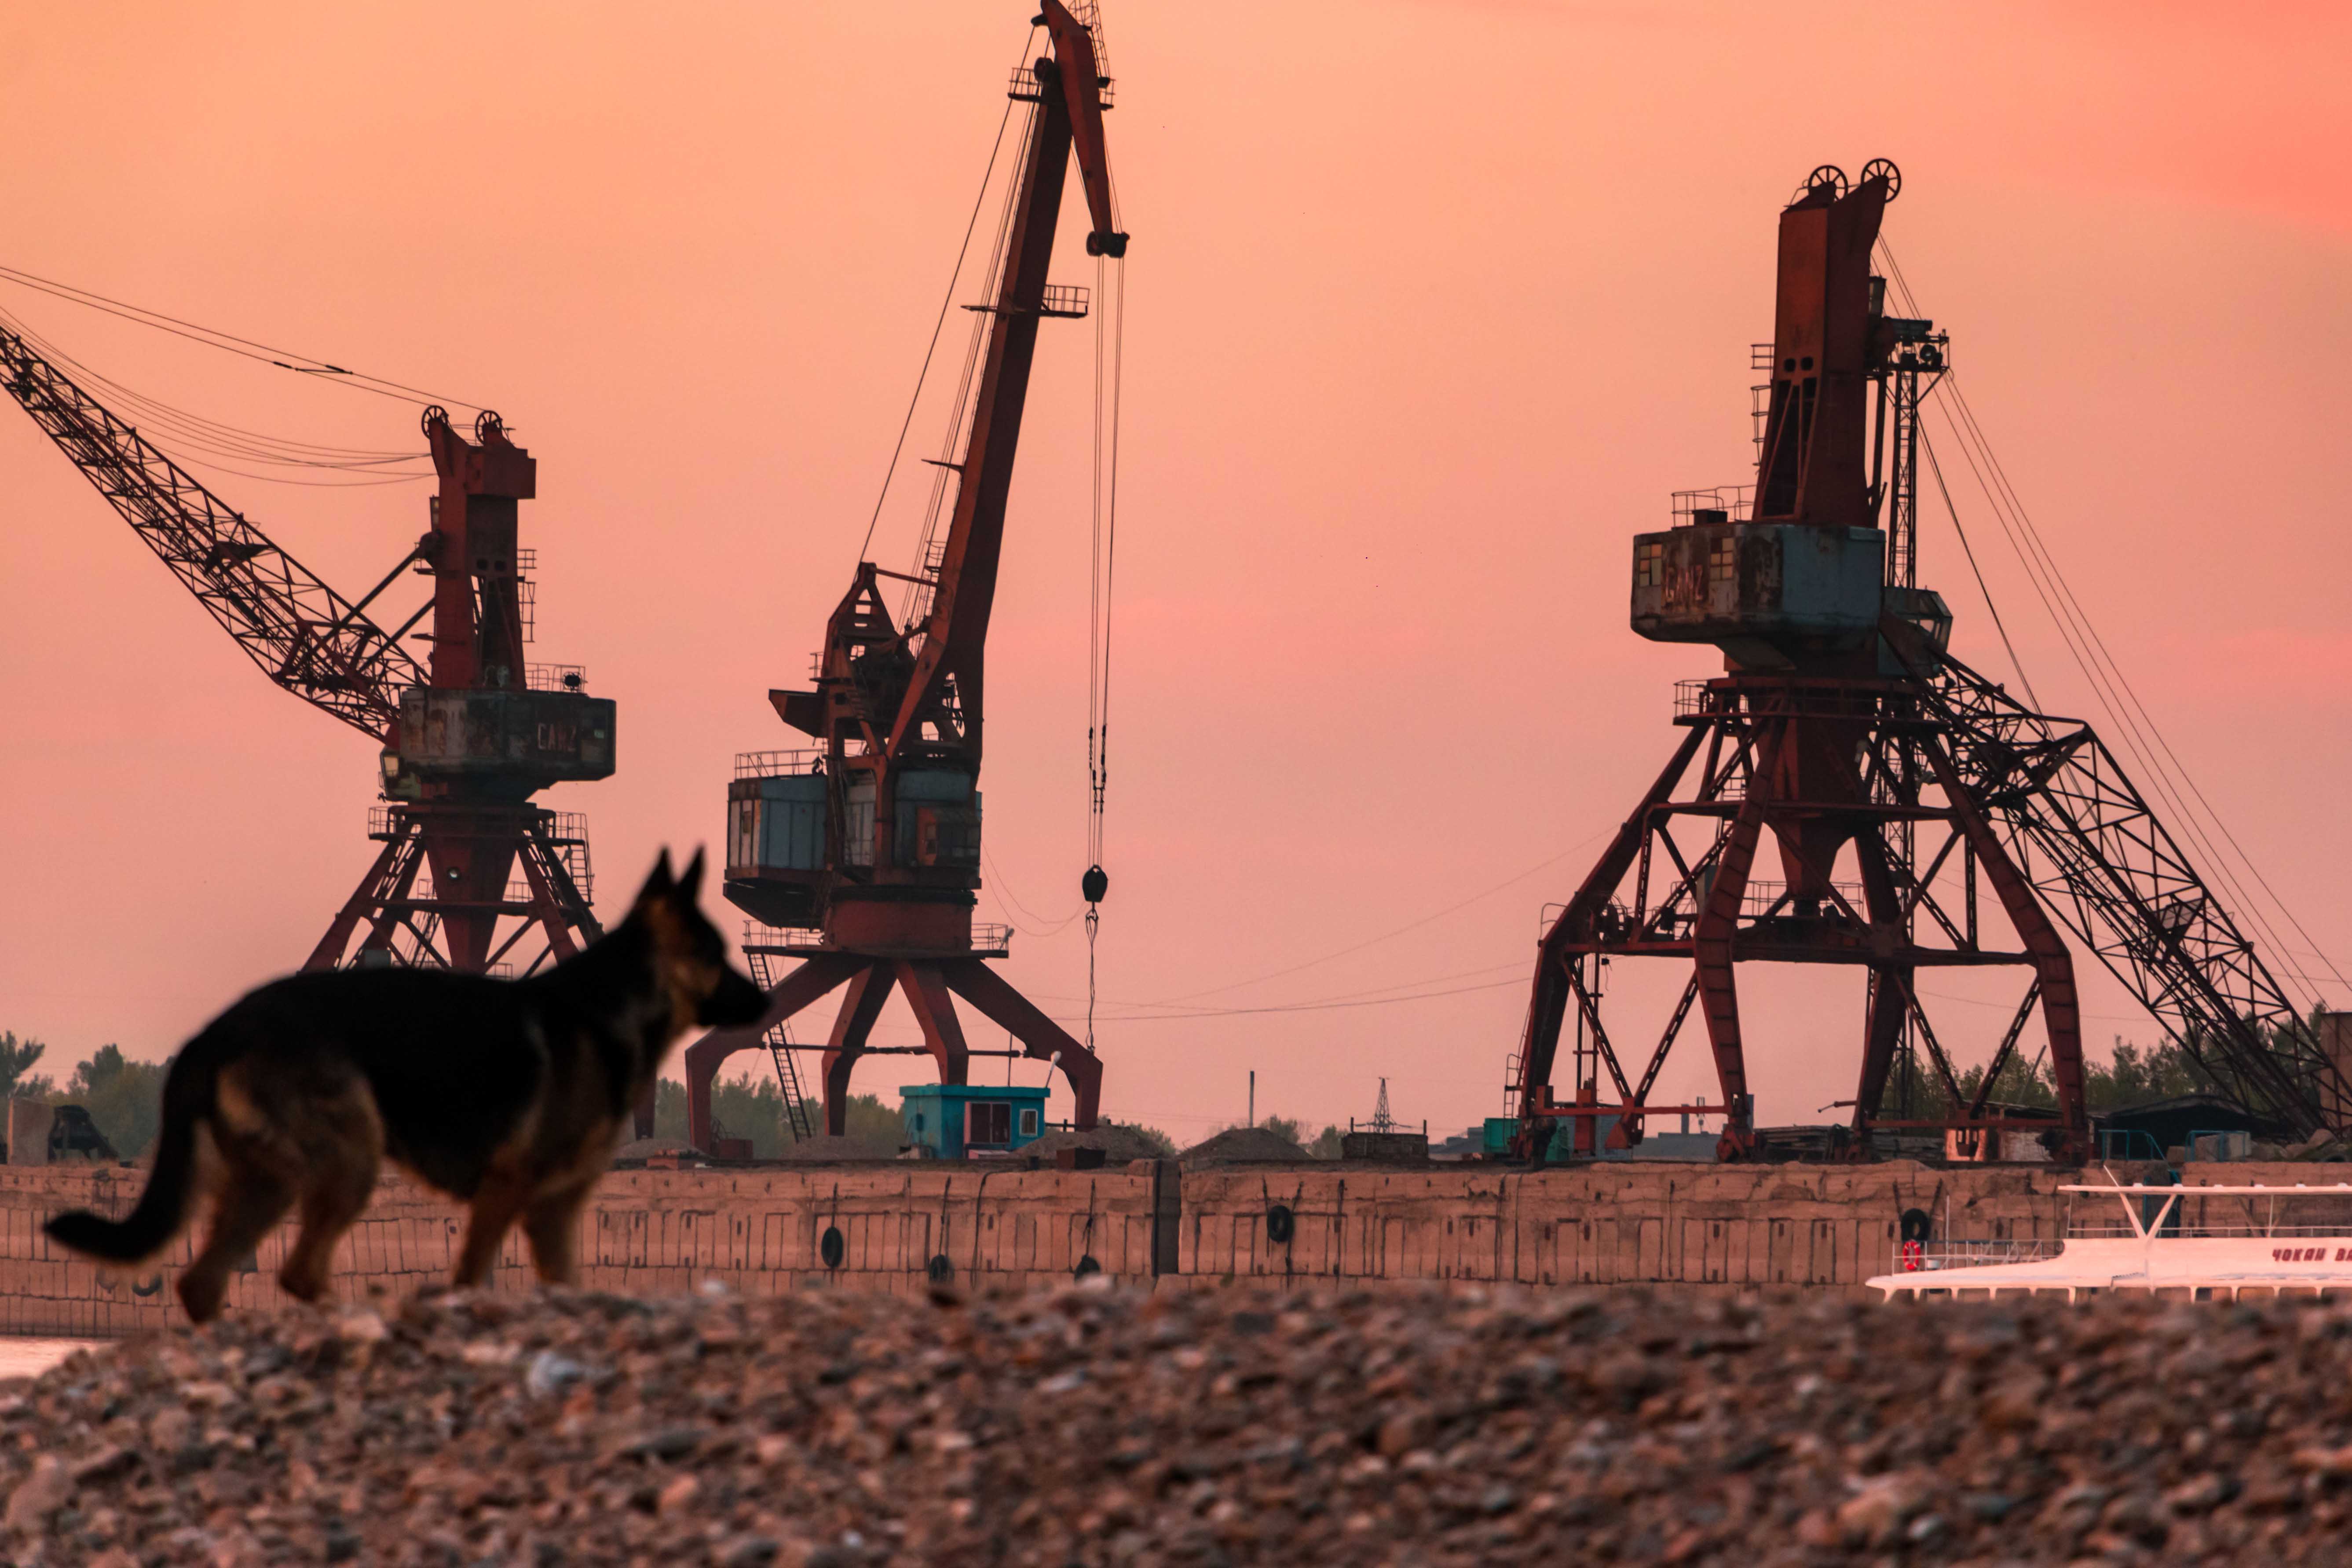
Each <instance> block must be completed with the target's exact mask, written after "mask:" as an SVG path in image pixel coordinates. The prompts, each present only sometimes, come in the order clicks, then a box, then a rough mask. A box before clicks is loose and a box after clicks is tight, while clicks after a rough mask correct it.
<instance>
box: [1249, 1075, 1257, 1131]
mask: <svg viewBox="0 0 2352 1568" xmlns="http://www.w3.org/2000/svg"><path fill="white" fill-rule="evenodd" d="M1249 1124H1250V1125H1251V1126H1252V1127H1255V1126H1256V1125H1257V1068H1250V1093H1249Z"/></svg>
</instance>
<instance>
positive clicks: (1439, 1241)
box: [0, 1161, 2352, 1336]
mask: <svg viewBox="0 0 2352 1568" xmlns="http://www.w3.org/2000/svg"><path fill="white" fill-rule="evenodd" d="M2249 1169H2250V1168H2249V1167H2246V1166H2242V1165H2233V1166H2213V1167H2191V1168H2190V1169H2189V1171H2188V1172H2186V1173H2184V1174H2185V1176H2186V1179H2187V1180H2189V1182H2191V1183H2192V1184H2193V1183H2196V1182H2200V1181H2227V1180H2232V1179H2235V1180H2240V1181H2242V1180H2245V1179H2246V1173H2247V1172H2248V1171H2249ZM2254 1169H2258V1170H2259V1172H2260V1178H2259V1179H2261V1180H2263V1181H2264V1182H2267V1183H2274V1184H2282V1185H2286V1184H2293V1183H2295V1182H2298V1181H2300V1182H2308V1183H2310V1184H2313V1185H2318V1184H2322V1183H2323V1182H2325V1183H2327V1184H2333V1183H2336V1182H2338V1181H2343V1180H2347V1179H2352V1167H2346V1166H2308V1165H2300V1166H2290V1165H2264V1166H2261V1167H2258V1168H2254ZM145 1179H146V1173H145V1172H144V1171H142V1170H134V1169H128V1168H122V1167H110V1166H88V1165H60V1166H32V1167H0V1332H7V1333H17V1334H58V1335H89V1336H107V1335H119V1334H123V1333H127V1332H130V1331H134V1330H137V1329H142V1328H152V1327H163V1326H164V1325H166V1324H169V1323H172V1322H174V1321H179V1312H178V1301H177V1299H176V1298H175V1297H174V1296H173V1293H172V1289H171V1287H172V1285H173V1283H174V1281H175V1280H176V1279H177V1278H178V1275H179V1273H180V1271H181V1269H182V1268H184V1267H185V1266H186V1265H187V1263H188V1262H189V1261H190V1260H191V1258H192V1257H193V1255H194V1253H193V1249H194V1243H195V1239H196V1237H195V1235H194V1233H193V1232H192V1233H191V1234H189V1235H185V1236H183V1237H181V1238H180V1239H179V1240H178V1241H176V1242H174V1243H173V1246H172V1248H171V1249H170V1251H169V1252H168V1253H167V1254H166V1255H165V1256H164V1257H163V1258H161V1259H159V1260H158V1261H157V1262H156V1263H154V1264H152V1265H149V1266H147V1267H145V1268H140V1269H131V1270H115V1269H104V1268H99V1267H97V1266H95V1265H92V1264H89V1263H85V1262H82V1261H80V1260H79V1259H78V1258H71V1257H69V1256H68V1255H67V1254H66V1253H65V1252H63V1251H62V1250H61V1249H59V1248H57V1247H53V1246H51V1244H50V1243H49V1241H48V1239H47V1237H45V1236H43V1235H42V1234H41V1229H40V1226H41V1222H42V1221H43V1220H45V1219H46V1218H47V1217H48V1216H49V1215H52V1214H55V1213H58V1211H60V1210H63V1209H67V1208H94V1209H97V1210H99V1211H100V1212H102V1213H108V1214H121V1213H123V1212H125V1211H126V1210H128V1208H129V1207H130V1205H131V1203H132V1202H133V1201H135V1199H136V1198H137V1196H138V1193H139V1190H140V1188H141V1187H142V1185H143V1184H144V1183H145ZM2079 1179H2080V1177H2079V1176H2077V1175H2076V1174H2074V1173H2066V1172H2060V1171H2053V1170H2050V1169H2047V1168H2037V1167H2032V1166H2025V1167H2006V1168H2000V1167H1994V1168H1974V1169H1956V1170H1932V1169H1928V1168H1925V1167H1922V1166H1919V1165H1916V1164H1912V1163H1886V1164H1877V1165H1846V1166H1798V1165H1750V1166H1738V1165H1732V1166H1717V1165H1678V1164H1667V1163H1641V1164H1634V1163H1630V1162H1627V1163H1614V1162H1612V1163H1604V1164H1599V1165H1587V1166H1580V1167H1572V1168H1569V1169H1559V1170H1547V1171H1540V1172H1532V1173H1530V1172H1517V1171H1508V1170H1504V1169H1501V1168H1499V1167H1495V1166H1486V1165H1467V1164H1465V1165H1449V1164H1433V1165H1424V1166H1412V1167H1405V1166H1390V1167H1379V1166H1367V1165H1356V1164H1349V1163H1319V1162H1318V1163H1304V1164H1285V1165H1249V1166H1228V1167H1222V1168H1213V1169H1198V1170H1187V1169H1184V1168H1182V1167H1181V1166H1180V1165H1179V1164H1177V1163H1175V1162H1171V1161H1139V1162H1138V1163H1135V1164H1133V1165H1129V1166H1123V1167H1113V1168H1108V1169H1104V1170H1098V1171H1082V1172H1068V1171H1055V1170H1039V1171H1030V1170H1015V1169H1007V1168H1003V1167H993V1168H992V1167H990V1166H987V1165H982V1164H965V1163H917V1162H890V1163H868V1164H844V1165H814V1164H812V1165H782V1166H764V1167H751V1168H708V1169H688V1170H680V1171H657V1170H630V1171H617V1172H614V1173H612V1174H611V1175H610V1176H608V1177H607V1178H606V1179H605V1180H604V1183H603V1184H602V1185H600V1186H599V1187H598V1189H597V1192H596V1194H595V1196H594V1198H593V1200H592V1201H591V1204H590V1205H589V1207H588V1208H587V1209H586V1210H585V1211H584V1212H583V1215H582V1216H581V1237H580V1246H579V1251H578V1256H579V1258H580V1259H581V1265H582V1267H581V1283H582V1284H583V1285H585V1286H588V1287H590V1288H592V1289H608V1290H614V1291H622V1292H627V1293H632V1294H666V1293H677V1292H682V1291H685V1290H688V1289H692V1288H694V1286H695V1285H697V1284H698V1282H700V1281H701V1280H703V1279H710V1278H716V1279H720V1280H722V1281H724V1282H725V1283H726V1284H727V1285H728V1286H729V1287H730V1288H731V1289H737V1290H740V1291H743V1292H747V1293H757V1294H774V1293H778V1292H782V1291H787V1290H794V1289H811V1288H823V1289H865V1290H888V1291H897V1292H900V1293H908V1294H911V1293H915V1292H919V1291H921V1290H923V1289H926V1287H927V1284H928V1281H929V1279H930V1277H931V1274H932V1271H933V1270H940V1271H943V1272H944V1273H945V1275H946V1277H947V1278H948V1279H950V1281H951V1282H952V1283H953V1284H954V1285H955V1286H956V1287H957V1288H959V1289H965V1290H977V1291H989V1290H994V1289H1020V1288H1025V1287H1029V1286H1034V1285H1039V1284H1045V1283H1058V1282H1061V1281H1065V1280H1067V1279H1070V1278H1072V1277H1073V1275H1074V1274H1076V1273H1078V1272H1080V1271H1082V1270H1083V1271H1086V1272H1093V1271H1096V1270H1099V1271H1100V1272H1102V1273H1104V1274H1106V1275H1108V1276H1109V1278H1110V1279H1112V1280H1114V1281H1115V1282H1118V1283H1120V1284H1125V1285H1132V1286H1137V1287H1141V1288H1149V1289H1213V1288H1219V1287H1224V1286H1233V1285H1241V1286H1244V1287H1273V1288H1277V1289H1278V1288H1284V1287H1297V1286H1307V1285H1313V1284H1323V1285H1341V1286H1378V1285H1386V1284H1409V1283H1422V1282H1429V1281H1444V1282H1460V1283H1479V1282H1507V1283H1517V1284H1522V1285H1528V1286H1534V1287H1541V1286H1548V1285H1584V1284H1591V1285H1611V1284H1639V1285H1645V1286H1650V1287H1653V1288H1656V1287H1682V1288H1686V1289H1701V1290H1741V1289H1811V1290H1830V1291H1838V1292H1844V1293H1854V1292H1858V1291H1860V1289H1861V1288H1862V1281H1863V1280H1864V1279H1867V1278H1869V1277H1870V1276H1871V1275H1873V1274H1878V1273H1884V1272H1885V1271H1886V1270H1887V1268H1889V1266H1890V1261H1891V1259H1892V1258H1893V1256H1894V1253H1895V1247H1896V1243H1897V1235H1896V1226H1897V1224H1898V1220H1899V1216H1900V1215H1901V1214H1902V1213H1903V1211H1905V1210H1906V1209H1910V1208H1919V1209H1924V1210H1926V1211H1927V1212H1928V1213H1929V1214H1930V1215H1932V1216H1933V1218H1934V1224H1935V1229H1936V1234H1937V1236H1939V1237H1944V1236H1950V1237H2016V1238H2029V1237H2056V1236H2063V1234H2064V1230H2065V1218H2066V1215H2067V1212H2068V1205H2069V1204H2070V1202H2072V1201H2074V1200H2072V1199H2070V1198H2069V1197H2068V1196H2067V1195H2066V1194H2061V1193H2059V1192H2058V1191H2057V1188H2058V1187H2059V1186H2061V1185H2062V1184H2065V1183H2067V1182H2071V1181H2076V1180H2079ZM2092 1201H2095V1202H2102V1203H2104V1202H2105V1201H2106V1200H2103V1199H2101V1200H2092ZM1277 1210H1279V1211H1281V1212H1279V1213H1277V1212H1276V1211H1277ZM464 1225H465V1215H464V1211H463V1210H462V1208H460V1207H459V1206H458V1205H454V1204H452V1203H451V1202H449V1201H448V1200H446V1198H443V1197H441V1196H439V1195H437V1194H434V1193H432V1192H430V1191H428V1190H427V1189H425V1188H423V1187H421V1186H420V1185H418V1184H415V1183H414V1182H412V1181H408V1180H405V1179H404V1178H398V1177H387V1178H386V1180H385V1181H384V1182H383V1184H382V1185H381V1186H380V1187H379V1188H378V1190H377V1194H376V1197H375V1201H374V1204H373V1205H372V1206H371V1208H370V1209H369V1211H368V1214H367V1215H366V1217H365V1218H363V1219H362V1221H361V1222H360V1224H359V1225H358V1226H355V1227H354V1228H353V1229H352V1232H351V1234H350V1235H349V1236H347V1237H345V1238H344V1240H343V1243H342V1246H341V1249H340V1251H339V1253H338V1255H337V1258H336V1268H337V1275H336V1281H335V1288H336V1292H337V1294H338V1295H339V1296H340V1297H341V1298H342V1299H345V1300H354V1299H362V1298H365V1297H367V1296H369V1295H371V1294H388V1295H393V1296H398V1295H404V1294H407V1293H410V1292H413V1291H415V1290H416V1289H420V1288H422V1287H424V1286H426V1285H430V1284H436V1283H440V1282H444V1281H446V1279H448V1274H449V1268H450V1267H451V1265H452V1263H453V1262H454V1261H455V1259H456V1257H457V1250H458V1247H459V1245H460V1243H461V1240H462V1237H463V1234H464ZM292 1239H293V1236H292V1230H291V1228H290V1226H288V1227H281V1228H280V1229H279V1230H278V1232H277V1233H275V1234H274V1235H272V1236H271V1237H268V1239H266V1240H265V1241H264V1242H263V1243H262V1245H261V1247H259V1248H258V1249H257V1252H256V1254H255V1256H254V1257H253V1258H251V1259H250V1260H249V1263H250V1268H248V1269H247V1271H244V1272H241V1273H239V1274H238V1275H237V1276H236V1279H235V1280H234V1282H233V1286H232V1291H231V1295H230V1304H231V1305H232V1306H233V1307H235V1308H236V1309H239V1310H268V1309H271V1308H275V1307H277V1306H278V1305H280V1304H282V1303H283V1302H284V1301H285V1300H286V1298H285V1297H284V1296H283V1295H282V1294H281V1293H280V1292H279V1291H278V1287H277V1283H276V1278H275V1276H276V1272H277V1269H278V1264H279V1262H280V1261H281V1260H282V1259H283V1258H284V1256H285V1252H286V1249H287V1247H289V1245H290V1244H291V1242H292ZM532 1278H533V1277H532V1274H531V1270H530V1256H529V1253H528V1250H527V1248H526V1247H525V1246H524V1243H523V1241H522V1239H521V1237H520V1235H519V1234H518V1235H513V1236H510V1237H509V1238H508V1242H507V1247H506V1250H505V1253H504V1255H503V1257H502V1258H501V1261H500V1265H499V1268H498V1270H497V1273H496V1275H495V1277H494V1279H493V1288H494V1289H505V1290H517V1291H520V1290H524V1289H529V1288H530V1284H531V1281H532Z"/></svg>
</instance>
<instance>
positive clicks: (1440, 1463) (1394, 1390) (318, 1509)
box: [0, 1288, 2352, 1568]
mask: <svg viewBox="0 0 2352 1568" xmlns="http://www.w3.org/2000/svg"><path fill="white" fill-rule="evenodd" d="M2347 1346H2352V1312H2347V1310H2343V1309H2341V1308H2337V1307H2333V1306H2326V1307H2322V1306H2303V1307H2297V1306H2278V1307H2263V1308H2259V1309H2257V1308H2253V1307H2231V1306H2227V1305H2220V1306H2215V1305H2199V1306H2189V1305H2187V1304H2183V1303H2174V1304H2165V1303H2147V1302H2141V1301H2127V1300H2103V1301H2100V1302H2096V1303H2086V1304H2085V1305H2084V1306H2081V1307H2076V1308H2068V1307H2066V1306H2064V1305H2063V1304H2061V1303H2057V1302H2055V1301H2052V1302H2047V1303H2020V1304H2017V1305H2014V1306H2012V1305H2010V1304H2006V1303H2002V1304H1998V1305H1994V1306H1990V1307H1988V1306H1984V1305H1980V1304H1970V1305H1969V1306H1966V1307H1962V1308H1958V1309H1955V1308H1951V1307H1948V1306H1937V1305H1932V1304H1931V1305H1928V1306H1925V1307H1892V1308H1890V1307H1879V1306H1860V1305H1855V1304H1852V1303H1832V1302H1822V1301H1801V1302H1779V1303H1769V1304H1765V1305H1762V1306H1758V1305H1752V1304H1747V1303H1742V1302H1738V1301H1734V1300H1728V1299H1723V1298H1691V1297H1673V1298H1665V1297H1658V1298H1654V1297H1649V1296H1646V1295H1643V1294H1642V1293H1639V1292H1633V1291H1627V1292H1622V1293H1614V1294H1612V1293H1601V1292H1591V1291H1559V1292H1551V1293H1548V1294H1519V1293H1511V1292H1493V1293H1481V1292H1476V1291H1470V1292H1465V1293H1463V1294H1458V1295H1453V1296H1446V1295H1440V1294H1435V1293H1413V1292H1404V1291H1392V1292H1384V1293H1381V1294H1378V1295H1372V1294H1356V1295H1346V1296H1337V1297H1326V1296H1313V1295H1304V1294H1302V1295H1297V1296H1291V1297H1283V1298H1271V1297H1251V1296H1246V1295H1243V1294H1240V1293H1237V1292H1230V1291H1229V1292H1192V1291H1182V1292H1170V1293H1167V1294H1163V1295H1158V1296H1143V1295H1139V1294H1127V1293H1120V1292H1116V1291H1112V1290H1109V1289H1080V1288H1071V1289H1064V1290H1061V1291H1057V1292H1055V1293H1052V1294H1045V1295H1035V1296H1029V1297H1024V1298H1015V1299H1010V1300H989V1301H982V1302H978V1303H975V1304H971V1305H968V1306H946V1307H942V1306H935V1305H930V1304H927V1303H925V1302H923V1301H920V1300H899V1299H896V1298H892V1297H888V1296H880V1295H852V1294H847V1293H836V1292H829V1291H817V1292H806V1293H803V1294H800V1295H796V1296H793V1297H789V1298H784V1299H778V1300H758V1301H746V1300H738V1299H732V1298H704V1299H699V1300H671V1301H663V1302H658V1303H645V1302H639V1301H634V1300H621V1299H617V1298H614V1297H607V1296H596V1295H585V1294H576V1293H556V1294H553V1295H550V1296H542V1297H534V1298H499V1297H488V1296H479V1295H462V1296H461V1295H452V1296H440V1297H435V1298H428V1299H425V1300H418V1301H414V1302H411V1303H408V1304H406V1305H404V1306H403V1307H400V1308H399V1309H397V1310H390V1311H388V1312H387V1313H384V1314H380V1313H379V1312H378V1311H375V1310H368V1309H365V1308H357V1309H352V1310H345V1311H342V1312H340V1313H331V1312H313V1311H291V1312H288V1313H285V1314H282V1315H278V1316H260V1315H247V1316H244V1317H237V1316H235V1315H231V1316H230V1317H228V1318H226V1319H225V1320H223V1321H220V1322H218V1323H215V1325H213V1326H212V1327H211V1328H209V1329H207V1330H205V1331H179V1332H174V1333H172V1334H168V1335H157V1336H152V1337H150V1338H146V1339H143V1340H140V1341H136V1342H129V1343H126V1344H123V1345H121V1346H119V1347H115V1348H112V1349H110V1350H107V1351H104V1352H98V1353H94V1354H93V1353H81V1354H77V1355H75V1356H74V1357H72V1358H71V1359H70V1360H68V1362H66V1363H63V1364H62V1365H61V1366H59V1367H58V1368H57V1369H56V1370H54V1371H52V1372H50V1373H47V1374H46V1375H44V1376H43V1377H42V1378H41V1379H39V1380H38V1382H37V1383H33V1384H23V1383H19V1384H13V1385H8V1386H9V1387H12V1388H13V1389H14V1392H0V1436H5V1442H0V1497H5V1500H6V1501H5V1510H0V1518H4V1519H5V1536H6V1540H5V1543H0V1544H5V1555H6V1558H7V1560H8V1561H11V1562H14V1563H27V1564H65V1563H88V1564H91V1565H92V1568H130V1565H131V1564H132V1563H140V1564H152V1563H209V1564H218V1565H223V1568H237V1565H241V1564H247V1563H298V1562H299V1563H321V1562H324V1563H336V1562H356V1563H416V1564H434V1565H440V1564H453V1565H454V1564H474V1563H499V1564H524V1565H530V1568H538V1565H541V1564H556V1563H582V1564H604V1563H609V1564H615V1565H618V1564H622V1563H630V1564H687V1563H692V1564H697V1565H709V1568H760V1565H762V1564H768V1563H779V1564H787V1565H790V1568H853V1565H861V1564H881V1563H904V1564H909V1565H913V1564H929V1563H1006V1564H1011V1563H1045V1564H1053V1565H1060V1564H1065V1563H1087V1564H1094V1563H1105V1564H1138V1565H1140V1564H1160V1563H1169V1564H1174V1563H1268V1564H1286V1565H1287V1564H1307V1563H1365V1564H1370V1563H1429V1564H1447V1563H1460V1564H1465V1565H1468V1564H1495V1563H1505V1564H1508V1563H1559V1562H1561V1561H1564V1560H1568V1559H1570V1558H1575V1559H1582V1558H1586V1557H1592V1558H1599V1559H1602V1560H1609V1559H1614V1560H1617V1561H1622V1562H1631V1563H1726V1564H1739V1565H1741V1568H1749V1565H1752V1564H1775V1563H1846V1562H1863V1561H1874V1562H1888V1563H1896V1562H1900V1563H1936V1562H1948V1561H1959V1560H1973V1561H1978V1562H1984V1563H1992V1562H1997V1561H2023V1562H2049V1563H2058V1562H2066V1561H2072V1560H2076V1559H2081V1558H2086V1557H2095V1558H2099V1559H2102V1560H2105V1561H2111V1562H2147V1563H2156V1562H2159V1561H2160V1562H2168V1563H2189V1562H2200V1561H2212V1560H2217V1559H2226V1560H2231V1561H2248V1560H2254V1559H2256V1558H2259V1559H2260V1560H2262V1561H2263V1562H2265V1563H2287V1564H2291V1563H2335V1562H2341V1561H2343V1560H2344V1558H2345V1555H2346V1553H2347V1549H2352V1542H2347V1534H2352V1530H2347V1519H2352V1379H2347V1375H2346V1372H2347Z"/></svg>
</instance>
